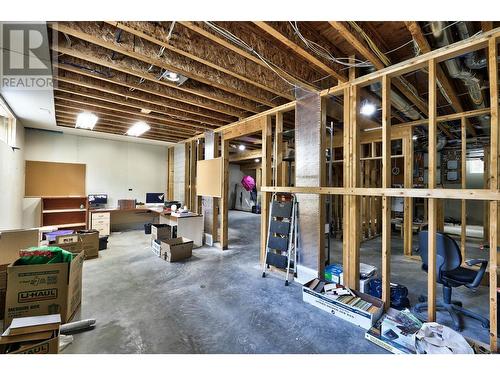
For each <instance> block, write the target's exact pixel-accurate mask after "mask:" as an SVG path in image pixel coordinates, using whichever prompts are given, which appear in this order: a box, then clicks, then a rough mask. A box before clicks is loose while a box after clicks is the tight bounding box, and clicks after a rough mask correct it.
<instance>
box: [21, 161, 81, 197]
mask: <svg viewBox="0 0 500 375" xmlns="http://www.w3.org/2000/svg"><path fill="white" fill-rule="evenodd" d="M85 167H86V166H85V164H73V163H53V162H45V161H33V160H26V180H25V196H26V197H50V196H55V197H59V196H68V195H77V196H83V195H85Z"/></svg>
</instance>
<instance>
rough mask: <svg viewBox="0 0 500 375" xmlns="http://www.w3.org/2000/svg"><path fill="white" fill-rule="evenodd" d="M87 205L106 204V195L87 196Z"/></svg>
mask: <svg viewBox="0 0 500 375" xmlns="http://www.w3.org/2000/svg"><path fill="white" fill-rule="evenodd" d="M88 198H89V204H90V205H91V206H99V205H104V204H106V203H108V194H89V197H88Z"/></svg>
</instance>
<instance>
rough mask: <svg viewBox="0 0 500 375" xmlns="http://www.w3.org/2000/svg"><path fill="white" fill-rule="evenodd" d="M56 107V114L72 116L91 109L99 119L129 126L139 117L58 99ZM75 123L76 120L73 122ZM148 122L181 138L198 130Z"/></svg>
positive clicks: (168, 133)
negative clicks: (135, 117)
mask: <svg viewBox="0 0 500 375" xmlns="http://www.w3.org/2000/svg"><path fill="white" fill-rule="evenodd" d="M56 109H57V113H56V115H70V116H77V115H78V114H79V113H81V111H82V109H83V110H87V109H88V110H91V111H92V112H93V113H95V114H97V115H98V116H99V119H103V120H106V121H108V122H115V123H118V124H123V125H125V126H127V127H130V126H132V125H133V124H134V123H135V122H136V121H137V119H134V118H132V117H130V116H128V117H127V116H123V115H120V113H119V112H118V113H114V112H111V111H106V110H102V109H100V108H91V107H87V106H86V107H81V106H79V105H78V104H75V103H70V104H67V103H65V102H64V101H61V100H58V101H56ZM73 124H75V122H73ZM148 124H149V125H150V126H152V127H156V128H158V129H162V131H163V132H167V133H166V134H167V135H172V136H176V137H179V138H185V137H186V136H187V135H191V136H193V135H195V134H196V132H194V131H192V130H189V129H178V128H175V127H171V126H169V125H165V124H160V123H156V122H148Z"/></svg>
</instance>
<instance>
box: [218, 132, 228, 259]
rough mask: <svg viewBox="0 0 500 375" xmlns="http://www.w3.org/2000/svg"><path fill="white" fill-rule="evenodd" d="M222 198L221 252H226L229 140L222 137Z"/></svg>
mask: <svg viewBox="0 0 500 375" xmlns="http://www.w3.org/2000/svg"><path fill="white" fill-rule="evenodd" d="M221 144H222V149H221V156H222V163H223V166H222V171H223V173H222V198H221V200H220V203H221V222H220V225H221V239H220V245H221V248H222V250H226V249H227V247H228V244H229V140H228V139H226V138H225V137H224V135H223V136H222V139H221Z"/></svg>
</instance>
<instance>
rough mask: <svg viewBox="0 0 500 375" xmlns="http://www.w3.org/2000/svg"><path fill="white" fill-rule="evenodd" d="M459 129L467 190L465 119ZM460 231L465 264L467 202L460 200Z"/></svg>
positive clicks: (464, 183) (464, 182)
mask: <svg viewBox="0 0 500 375" xmlns="http://www.w3.org/2000/svg"><path fill="white" fill-rule="evenodd" d="M460 129H461V139H462V147H461V150H462V159H461V160H462V163H461V175H462V189H467V179H466V174H467V164H466V162H467V119H466V118H465V117H462V119H461V123H460ZM461 209H462V211H461V228H460V229H461V230H460V252H461V253H462V262H465V242H466V239H467V214H466V212H467V201H466V200H465V199H462V206H461Z"/></svg>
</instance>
